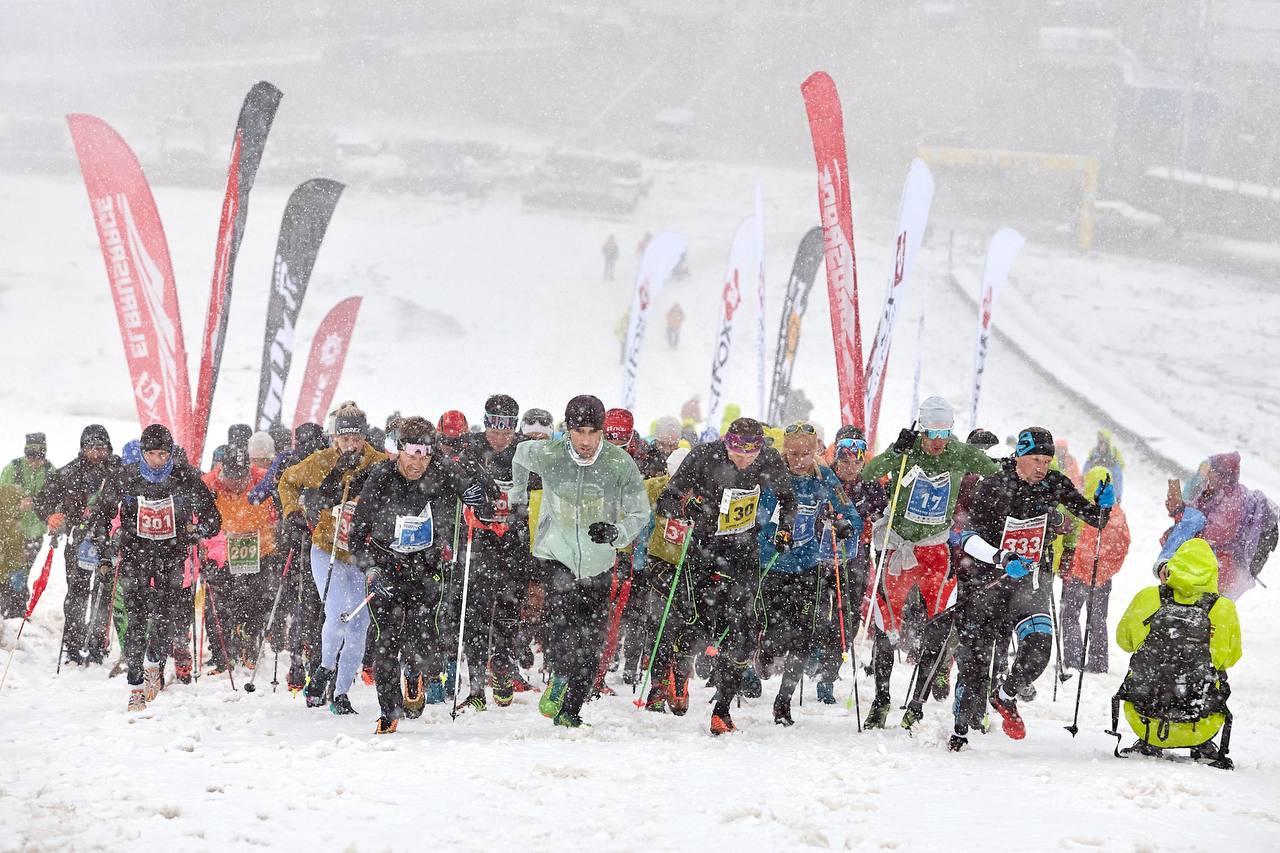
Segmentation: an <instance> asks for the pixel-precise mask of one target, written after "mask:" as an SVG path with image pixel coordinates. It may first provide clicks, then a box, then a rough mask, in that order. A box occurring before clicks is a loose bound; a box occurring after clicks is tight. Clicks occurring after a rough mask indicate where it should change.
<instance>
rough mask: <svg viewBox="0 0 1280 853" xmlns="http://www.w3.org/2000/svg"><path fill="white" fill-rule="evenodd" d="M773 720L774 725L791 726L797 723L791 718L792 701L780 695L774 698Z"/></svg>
mask: <svg viewBox="0 0 1280 853" xmlns="http://www.w3.org/2000/svg"><path fill="white" fill-rule="evenodd" d="M773 722H774V725H778V726H784V727H790V726H794V725H795V724H796V721H795V720H793V719H791V703H790V702H788V701H787V700H786V699H783V698H782V697H781V696H779V697H778V698H777V699H774V700H773Z"/></svg>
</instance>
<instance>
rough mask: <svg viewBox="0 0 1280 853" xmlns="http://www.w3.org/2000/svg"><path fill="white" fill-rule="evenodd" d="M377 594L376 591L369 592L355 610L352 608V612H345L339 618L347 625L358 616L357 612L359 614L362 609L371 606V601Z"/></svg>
mask: <svg viewBox="0 0 1280 853" xmlns="http://www.w3.org/2000/svg"><path fill="white" fill-rule="evenodd" d="M375 594H376V593H372V592H371V593H369V594H368V595H366V596H365V597H364V598H363V599H362V600H361V601H360V603H359V604H357V605H356V607H355V609H354V610H352V611H351V612H350V613H343V614H342V615H341V616H339V617H338V618H339V619H341V620H342V624H343V625H345V624H347V623H348V622H350V621H351V620H352V619H354V618H356V616H357V614H359V613H360V611H361V610H364V609H365V608H366V607H368V606H369V602H370V601H372V600H373V596H374V595H375Z"/></svg>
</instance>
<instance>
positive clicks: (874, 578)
mask: <svg viewBox="0 0 1280 853" xmlns="http://www.w3.org/2000/svg"><path fill="white" fill-rule="evenodd" d="M906 475H907V454H905V453H904V454H902V463H901V464H900V465H899V466H898V479H897V480H895V481H894V484H893V498H892V500H890V501H889V515H888V520H887V521H886V523H885V531H884V539H885V544H888V542H889V533H890V532H892V530H893V517H894V515H895V514H896V513H897V512H898V494H899V493H900V492H901V491H902V478H903V477H905V476H906ZM871 541H872V543H873V544H874V543H875V536H874V535H873V536H872V537H871ZM888 553H889V549H888V548H881V549H879V551H878V552H877V554H876V556H877V557H878V558H879V559H878V560H877V565H876V566H875V569H874V571H873V572H872V574H871V590H872V592H871V606H870V607H868V608H867V617H866V619H864V620H863V622H862V628H861V629H860V630H861V631H862V633H863V634H864V635H865V634H866V631H867V627H868V626H869V625H870V624H871V614H872V613H873V612H874V611H875V607H876V592H875V588H876V586H877V585H878V584H879V583H880V576H881V575H882V574H883V573H884V563H885V556H886V555H887V554H888ZM885 598H886V601H885V604H886V607H885V609H886V610H889V609H890V608H889V607H888V606H887V605H888V600H887V599H888V596H885ZM889 615H890V616H892V615H893V614H892V612H890V614H889Z"/></svg>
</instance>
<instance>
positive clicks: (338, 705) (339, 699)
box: [329, 693, 359, 717]
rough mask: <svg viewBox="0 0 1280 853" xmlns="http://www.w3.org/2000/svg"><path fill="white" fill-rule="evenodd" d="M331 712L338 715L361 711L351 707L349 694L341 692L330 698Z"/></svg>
mask: <svg viewBox="0 0 1280 853" xmlns="http://www.w3.org/2000/svg"><path fill="white" fill-rule="evenodd" d="M329 713H330V714H336V715H337V716H339V717H341V716H345V715H346V714H356V713H359V712H358V711H356V709H355V708H353V707H351V700H350V699H348V698H347V694H345V693H339V694H338V695H337V696H334V697H333V698H332V699H330V700H329Z"/></svg>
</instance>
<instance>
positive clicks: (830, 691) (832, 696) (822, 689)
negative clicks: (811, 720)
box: [818, 681, 836, 705]
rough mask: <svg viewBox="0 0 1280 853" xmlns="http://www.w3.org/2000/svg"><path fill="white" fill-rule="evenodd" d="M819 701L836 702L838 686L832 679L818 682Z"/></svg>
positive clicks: (825, 702) (825, 703)
mask: <svg viewBox="0 0 1280 853" xmlns="http://www.w3.org/2000/svg"><path fill="white" fill-rule="evenodd" d="M818 701H819V702H821V703H822V704H823V705H834V704H836V686H835V684H834V683H832V682H830V681H819V682H818Z"/></svg>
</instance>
